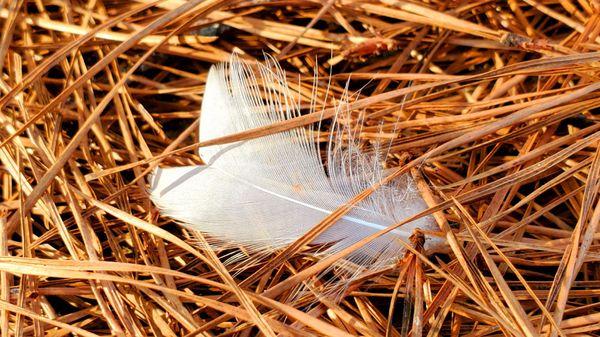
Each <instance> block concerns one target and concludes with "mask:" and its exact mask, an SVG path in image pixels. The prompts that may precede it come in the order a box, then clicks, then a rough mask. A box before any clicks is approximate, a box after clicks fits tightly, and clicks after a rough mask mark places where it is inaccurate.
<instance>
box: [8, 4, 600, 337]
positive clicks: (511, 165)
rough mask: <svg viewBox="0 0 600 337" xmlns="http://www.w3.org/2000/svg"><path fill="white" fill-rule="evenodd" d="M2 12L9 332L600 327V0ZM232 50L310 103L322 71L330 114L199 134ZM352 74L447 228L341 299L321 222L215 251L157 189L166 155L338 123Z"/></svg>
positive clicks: (396, 158) (11, 7) (415, 334)
mask: <svg viewBox="0 0 600 337" xmlns="http://www.w3.org/2000/svg"><path fill="white" fill-rule="evenodd" d="M0 25H1V27H2V28H1V31H0V33H1V35H0V186H1V193H2V200H1V201H0V336H2V337H5V336H6V337H8V336H63V335H78V336H106V335H115V336H241V337H246V336H356V335H358V336H386V337H387V336H402V337H404V336H412V337H420V336H438V335H443V336H495V335H509V336H538V335H540V336H541V335H544V336H551V337H555V336H596V335H598V333H599V331H600V304H599V298H600V264H599V263H598V262H599V261H600V250H599V247H600V246H599V241H598V240H599V239H600V234H599V232H598V224H599V222H600V198H599V197H598V196H599V194H598V192H599V189H600V179H599V178H600V152H599V151H600V149H599V140H600V123H599V120H598V114H597V112H598V111H599V110H598V109H599V107H600V90H599V89H600V81H599V75H600V36H599V35H600V3H598V2H597V1H585V0H581V1H569V0H564V1H563V0H561V1H533V0H526V1H522V2H521V1H512V0H508V1H474V2H469V1H428V2H416V1H415V2H408V1H400V0H382V1H379V2H377V1H373V2H366V1H365V2H362V1H346V0H342V1H303V0H299V1H265V2H263V1H223V0H188V1H183V0H166V1H158V2H154V1H147V0H136V1H90V2H83V1H23V0H14V1H10V0H9V1H6V0H4V1H2V0H0ZM231 53H237V54H238V56H239V57H240V58H241V59H244V60H245V61H247V62H250V63H252V62H260V61H262V60H263V59H264V54H265V53H266V54H269V55H272V56H273V57H274V58H275V59H277V60H278V61H279V63H280V64H281V66H282V68H283V69H285V71H286V73H287V76H288V81H289V83H290V85H291V86H292V89H293V90H295V91H296V92H297V93H298V94H299V95H304V96H306V97H309V96H310V95H311V92H312V88H313V81H314V79H315V76H317V77H318V78H319V79H320V82H319V83H322V86H321V85H320V86H319V87H318V89H317V95H320V96H319V97H321V98H322V100H320V101H319V102H320V104H321V106H320V108H322V109H323V110H322V111H324V112H322V111H319V112H318V113H312V114H311V113H306V114H303V115H302V116H300V117H297V118H293V119H290V120H287V121H283V122H281V123H277V124H274V125H269V126H267V127H262V128H256V129H252V130H249V131H246V132H241V133H237V134H233V135H230V136H227V137H222V138H220V139H217V140H214V141H212V142H198V141H197V139H198V135H197V130H198V117H199V112H200V105H201V103H202V99H203V93H204V86H205V84H206V78H207V72H208V69H209V68H210V66H211V64H214V63H217V62H222V61H227V60H228V59H229V57H230V54H231ZM327 87H328V91H327V90H326V89H327ZM346 88H347V89H348V90H349V92H350V93H351V94H355V96H354V97H353V100H351V101H350V102H349V108H350V109H351V111H352V114H351V115H350V117H349V119H350V122H355V121H356V120H361V121H364V126H363V128H362V130H361V132H360V133H359V134H358V136H359V138H360V141H361V142H362V143H363V144H364V145H365V146H366V147H367V148H368V147H369V146H370V145H372V144H374V143H376V142H377V141H382V140H383V141H385V142H386V144H387V143H389V144H390V152H389V155H388V156H387V158H385V165H387V167H388V168H389V170H390V172H393V173H391V174H392V175H396V176H397V175H400V174H404V173H406V174H410V175H412V176H413V177H414V179H415V180H416V182H417V185H418V187H419V190H420V192H421V194H422V195H423V198H424V199H425V201H426V202H427V205H428V206H429V209H428V210H427V211H426V212H425V213H424V214H423V215H425V214H428V215H431V216H433V217H434V219H435V222H436V224H437V225H438V228H439V230H436V231H429V232H426V233H422V232H415V234H414V235H413V236H412V241H411V243H410V244H407V245H406V250H405V251H402V252H399V253H398V254H399V256H398V263H397V264H396V265H393V266H390V267H389V268H387V269H386V270H384V271H382V272H378V273H374V274H370V275H364V277H362V278H360V279H358V280H354V281H353V282H352V284H351V285H350V286H348V287H347V288H346V289H345V290H344V294H343V298H342V299H341V300H340V299H339V298H328V297H324V296H320V294H322V292H321V290H322V289H320V288H319V287H320V284H319V282H314V281H315V280H314V277H315V275H318V274H319V273H320V272H321V271H323V270H325V269H326V268H327V267H328V266H330V265H331V264H332V263H333V262H334V260H335V258H326V259H319V258H316V257H315V255H314V254H312V253H313V252H314V247H313V246H311V245H306V244H305V243H306V242H305V241H308V242H310V240H309V238H300V239H299V241H298V242H299V244H297V245H292V246H290V247H289V248H287V249H284V250H281V251H276V252H272V253H270V254H269V255H268V256H266V257H265V256H261V257H260V258H256V257H255V256H253V254H254V253H253V252H251V251H248V250H247V249H246V247H244V246H242V245H236V244H235V243H231V244H228V245H224V246H223V245H222V246H220V248H219V249H212V248H211V249H207V248H206V247H207V246H206V245H204V244H203V242H199V238H198V237H196V236H195V235H193V233H190V232H189V231H187V230H186V229H185V228H184V227H181V226H179V225H178V224H177V223H176V222H174V221H173V220H172V219H169V218H167V217H164V216H161V215H160V214H159V212H158V210H157V209H156V207H155V206H154V205H153V204H152V203H151V202H150V200H149V198H148V176H149V173H150V172H152V170H153V169H154V168H155V167H157V166H182V165H195V164H199V163H201V158H199V156H198V155H197V151H196V150H197V149H198V148H199V147H204V146H210V145H214V144H217V143H219V144H225V143H231V142H235V141H240V140H247V139H254V138H257V137H262V136H265V135H269V134H272V133H274V132H281V131H283V130H288V129H291V128H294V127H309V126H311V125H313V124H314V123H315V122H317V121H319V120H320V119H322V118H324V120H327V118H330V117H332V113H330V112H331V111H333V110H332V109H331V107H332V104H335V102H339V101H340V100H342V96H343V95H344V91H345V89H346ZM325 97H327V98H325ZM307 111H308V109H307ZM325 126H326V125H325ZM315 141H317V142H319V141H322V139H319V138H318V137H316V139H315ZM390 179H391V178H390ZM315 225H321V224H315ZM423 235H428V236H435V237H439V238H443V239H444V240H446V241H447V243H448V245H447V249H446V250H445V251H442V252H437V253H428V252H425V251H424V249H423V244H422V238H423ZM200 239H201V240H204V238H203V237H200ZM232 254H235V255H236V256H238V257H239V256H244V254H245V256H247V257H248V260H244V259H241V260H239V261H233V262H231V263H227V264H223V263H222V262H223V261H226V260H227V258H228V257H230V256H232ZM245 261H252V263H253V264H252V265H248V264H247V263H244V262H245ZM332 273H335V270H334V271H332ZM335 276H336V275H332V277H335ZM307 284H310V287H309V289H310V291H308V292H303V293H302V296H298V293H299V291H300V290H301V289H306V285H307ZM291 299H293V301H292V300H291Z"/></svg>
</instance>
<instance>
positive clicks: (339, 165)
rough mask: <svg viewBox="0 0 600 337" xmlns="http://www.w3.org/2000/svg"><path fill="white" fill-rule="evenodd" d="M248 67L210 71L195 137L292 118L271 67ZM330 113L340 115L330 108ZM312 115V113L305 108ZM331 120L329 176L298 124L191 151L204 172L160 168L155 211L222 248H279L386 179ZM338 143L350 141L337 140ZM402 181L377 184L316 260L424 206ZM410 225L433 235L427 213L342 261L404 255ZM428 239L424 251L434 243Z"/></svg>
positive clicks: (280, 76)
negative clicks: (229, 244)
mask: <svg viewBox="0 0 600 337" xmlns="http://www.w3.org/2000/svg"><path fill="white" fill-rule="evenodd" d="M267 63H268V64H267V65H266V66H264V65H260V66H258V71H257V72H256V73H257V75H256V74H255V72H254V71H252V69H251V68H250V66H248V65H246V64H244V63H243V62H240V61H238V60H237V59H235V58H234V59H232V60H231V62H229V64H221V65H218V66H214V67H213V68H211V70H210V72H209V74H208V80H207V84H206V91H205V93H204V100H203V103H202V113H201V117H200V118H201V119H200V140H201V141H205V140H209V139H214V138H218V137H222V136H225V135H230V134H234V133H237V132H240V131H244V130H248V129H251V128H256V127H260V126H265V125H270V124H273V123H276V122H280V121H283V120H286V119H290V118H293V117H296V116H299V114H300V108H299V102H298V100H296V99H294V95H293V94H292V92H291V91H290V89H289V88H288V85H287V83H286V80H285V74H284V73H283V72H282V71H281V70H280V69H279V66H278V65H277V63H276V62H274V61H268V62H267ZM338 106H339V107H340V108H338V110H339V111H338V116H343V115H344V114H345V113H347V111H343V110H342V108H341V107H343V106H344V105H343V104H340V105H338ZM313 109H314V108H313ZM346 125H347V124H342V123H338V122H337V120H334V122H333V127H332V130H331V131H332V132H331V134H332V135H333V134H335V135H336V136H335V138H333V136H332V139H331V140H330V142H329V146H328V149H327V172H326V171H325V170H324V168H323V163H322V162H321V156H320V150H319V148H318V145H317V144H316V142H315V141H314V139H313V138H311V137H310V132H309V130H306V129H305V128H296V129H293V130H289V131H285V132H281V133H277V134H272V135H269V136H265V137H262V138H259V139H253V140H248V141H243V142H237V143H232V144H226V145H217V146H211V147H203V148H201V149H200V150H199V154H200V156H201V158H202V159H203V160H204V161H205V162H206V163H207V165H204V166H194V167H176V168H166V169H158V170H156V171H155V173H154V175H153V178H152V183H151V198H152V201H153V202H154V203H155V204H156V205H157V207H158V208H159V209H160V211H161V212H162V214H163V215H166V216H169V217H171V218H173V219H176V220H178V221H180V222H181V223H182V224H184V225H185V226H187V227H188V228H190V229H192V230H197V231H200V232H203V233H206V234H208V235H210V236H212V237H214V238H217V239H219V240H221V241H222V242H236V243H239V244H242V245H245V246H247V247H248V248H251V249H256V250H260V251H265V250H272V249H277V248H281V247H283V246H285V245H287V244H289V243H291V242H293V241H295V240H296V239H298V238H299V237H300V236H301V235H303V234H304V233H306V232H307V231H308V230H310V229H311V228H312V227H313V226H315V225H316V224H318V223H319V222H320V221H321V220H322V219H323V218H324V217H326V216H327V215H328V214H330V213H331V212H332V211H334V210H336V209H337V208H338V207H340V206H341V205H343V204H345V203H346V202H347V201H348V200H349V199H351V198H352V197H354V196H355V195H356V194H357V193H360V192H361V191H362V190H364V189H365V188H368V187H369V186H371V185H372V184H374V183H376V182H377V181H379V180H380V179H381V178H383V176H384V170H383V168H382V166H381V164H380V162H381V159H382V158H381V154H380V152H381V151H378V150H377V149H376V150H375V151H374V155H365V154H363V153H361V151H360V149H359V147H358V145H357V144H354V142H353V141H352V139H355V138H356V137H354V136H355V135H354V132H355V131H353V130H352V129H351V128H350V127H348V126H346ZM342 138H344V139H350V140H351V141H350V142H347V141H346V142H343V141H342ZM412 184H413V183H412V180H411V179H410V178H408V177H406V176H405V177H402V178H400V179H397V181H396V182H395V183H392V184H390V185H387V186H384V187H382V188H380V189H378V190H377V191H376V192H375V193H373V194H372V195H371V196H370V197H369V198H368V199H367V200H365V201H363V202H361V203H360V204H359V205H357V207H354V208H353V209H352V210H351V211H350V212H349V213H348V214H346V215H345V216H344V217H343V218H342V219H341V220H339V221H338V222H337V223H335V224H334V225H333V226H332V227H331V228H329V229H328V230H327V231H326V232H324V233H323V234H321V235H320V236H319V237H318V238H317V239H316V240H315V242H314V243H331V245H329V247H328V248H327V249H326V250H325V251H324V252H323V254H329V253H333V252H336V251H339V250H341V249H343V248H345V247H347V246H349V245H351V244H353V243H355V242H357V241H358V240H360V239H362V238H364V237H366V236H368V235H370V234H373V233H375V232H376V231H379V230H381V229H385V228H386V227H387V226H390V225H392V224H395V223H397V222H399V221H401V220H403V219H405V218H407V217H409V216H412V215H414V214H416V213H418V212H420V211H422V210H424V209H426V208H427V207H426V204H425V202H424V201H423V199H422V198H421V196H420V195H419V193H418V192H417V191H416V189H414V188H412V187H411V186H412ZM416 228H421V229H428V230H431V229H434V228H435V226H434V223H433V222H432V219H431V218H430V217H424V218H421V219H419V220H417V221H414V222H411V223H409V224H406V225H404V226H401V227H400V228H398V229H396V230H394V231H392V232H391V233H388V234H386V235H385V236H383V237H381V238H379V239H377V240H374V241H372V242H370V243H369V244H368V245H366V246H364V247H363V248H362V249H360V250H358V251H356V252H355V253H353V254H352V255H351V256H349V257H347V261H350V262H352V263H353V264H355V265H357V266H359V267H364V268H366V269H368V270H369V271H372V270H375V269H377V268H379V267H381V266H384V265H387V264H389V263H393V262H394V261H395V260H396V259H397V258H400V257H402V251H403V248H402V244H401V243H399V242H398V240H399V239H401V240H406V239H407V238H408V237H409V236H410V235H411V234H413V232H414V230H415V229H416ZM439 243H440V241H439V239H430V238H427V241H426V248H427V247H432V246H433V245H437V244H439Z"/></svg>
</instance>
